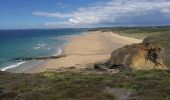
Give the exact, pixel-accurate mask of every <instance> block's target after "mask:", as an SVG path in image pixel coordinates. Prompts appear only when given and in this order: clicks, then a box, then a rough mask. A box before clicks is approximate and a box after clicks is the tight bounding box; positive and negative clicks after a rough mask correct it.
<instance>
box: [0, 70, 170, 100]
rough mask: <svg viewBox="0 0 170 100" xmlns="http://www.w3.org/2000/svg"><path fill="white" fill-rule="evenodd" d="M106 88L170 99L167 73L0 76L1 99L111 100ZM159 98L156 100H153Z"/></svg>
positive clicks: (158, 71)
mask: <svg viewBox="0 0 170 100" xmlns="http://www.w3.org/2000/svg"><path fill="white" fill-rule="evenodd" d="M106 87H110V88H124V89H133V90H135V91H136V92H137V94H135V97H136V98H138V97H142V98H143V99H142V100H147V98H150V99H151V100H152V99H153V100H158V99H159V100H160V99H163V100H166V99H167V100H168V99H170V71H169V70H167V71H161V70H150V71H132V72H125V71H124V72H120V73H117V74H94V73H89V74H87V73H73V72H62V73H56V72H43V73H38V74H12V73H7V72H0V90H8V91H9V92H8V93H6V94H4V95H3V96H0V97H1V99H4V100H5V99H6V100H9V99H11V100H13V98H15V99H16V100H17V99H23V100H56V99H60V100H68V99H69V100H70V99H74V100H80V99H81V100H114V98H115V96H114V94H109V93H104V92H103V91H104V89H105V88H106ZM155 97H158V99H155Z"/></svg>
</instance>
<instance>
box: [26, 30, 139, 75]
mask: <svg viewBox="0 0 170 100" xmlns="http://www.w3.org/2000/svg"><path fill="white" fill-rule="evenodd" d="M140 42H142V40H140V39H134V38H131V37H126V36H120V35H118V34H115V33H113V32H101V31H88V32H84V33H82V34H80V35H76V36H73V37H70V40H69V41H68V42H67V43H66V44H65V46H64V47H63V51H62V53H61V54H64V55H67V56H66V57H62V58H59V59H49V60H45V61H43V63H40V64H38V65H37V66H35V67H33V68H31V69H29V70H26V71H25V73H38V72H43V71H49V70H62V69H68V68H70V67H73V66H74V67H75V69H78V70H80V69H84V68H87V67H89V66H90V64H93V63H95V62H101V61H104V60H108V59H109V57H110V55H111V52H112V51H114V50H115V49H118V48H121V47H123V46H125V45H130V44H134V43H140Z"/></svg>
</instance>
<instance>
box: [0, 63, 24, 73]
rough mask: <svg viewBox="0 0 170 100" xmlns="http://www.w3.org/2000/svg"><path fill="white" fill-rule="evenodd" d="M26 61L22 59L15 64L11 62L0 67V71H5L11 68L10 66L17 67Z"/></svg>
mask: <svg viewBox="0 0 170 100" xmlns="http://www.w3.org/2000/svg"><path fill="white" fill-rule="evenodd" d="M24 63H26V62H25V61H22V62H18V63H15V64H12V65H9V66H6V67H4V68H2V69H0V70H1V71H6V70H7V69H11V68H15V67H18V66H20V65H22V64H24Z"/></svg>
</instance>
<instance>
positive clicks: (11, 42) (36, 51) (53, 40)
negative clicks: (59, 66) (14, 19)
mask: <svg viewBox="0 0 170 100" xmlns="http://www.w3.org/2000/svg"><path fill="white" fill-rule="evenodd" d="M85 31H86V29H32V30H31V29H29V30H0V70H1V71H8V70H11V69H14V68H16V67H17V68H19V67H21V68H23V67H24V66H26V65H35V64H37V63H39V61H17V60H15V58H18V57H45V56H52V55H58V54H61V52H62V49H63V47H64V45H65V44H66V43H67V42H68V40H69V38H70V36H74V35H79V34H81V33H83V32H85Z"/></svg>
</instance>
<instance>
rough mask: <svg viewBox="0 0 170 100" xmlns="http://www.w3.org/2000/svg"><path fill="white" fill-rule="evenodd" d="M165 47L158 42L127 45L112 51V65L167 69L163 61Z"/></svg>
mask: <svg viewBox="0 0 170 100" xmlns="http://www.w3.org/2000/svg"><path fill="white" fill-rule="evenodd" d="M163 56H164V48H163V47H162V46H161V45H159V44H157V43H139V44H132V45H126V46H124V47H122V48H120V49H117V50H115V51H113V52H112V54H111V57H110V59H109V61H108V62H109V63H110V67H113V68H115V67H120V66H124V67H129V68H132V69H166V65H165V64H164V62H163Z"/></svg>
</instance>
